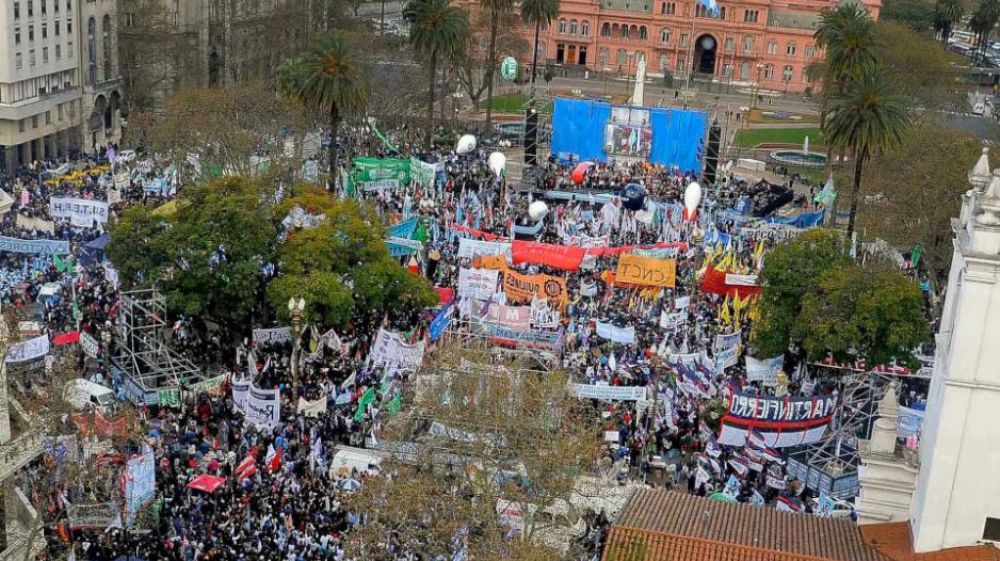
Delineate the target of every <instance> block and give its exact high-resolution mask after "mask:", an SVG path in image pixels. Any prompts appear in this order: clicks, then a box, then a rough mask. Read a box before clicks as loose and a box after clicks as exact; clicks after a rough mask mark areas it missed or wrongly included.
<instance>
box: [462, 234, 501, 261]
mask: <svg viewBox="0 0 1000 561" xmlns="http://www.w3.org/2000/svg"><path fill="white" fill-rule="evenodd" d="M492 255H506V256H508V257H509V256H510V244H509V243H507V242H487V241H483V240H473V239H471V238H461V239H459V240H458V256H459V257H465V258H468V259H472V258H473V257H477V256H483V257H488V256H492Z"/></svg>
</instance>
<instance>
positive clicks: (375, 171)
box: [353, 158, 410, 191]
mask: <svg viewBox="0 0 1000 561" xmlns="http://www.w3.org/2000/svg"><path fill="white" fill-rule="evenodd" d="M353 179H354V183H355V185H357V187H358V188H359V189H361V190H362V191H384V190H387V189H398V188H399V187H402V186H403V185H406V184H408V183H409V182H410V160H404V159H402V158H354V174H353Z"/></svg>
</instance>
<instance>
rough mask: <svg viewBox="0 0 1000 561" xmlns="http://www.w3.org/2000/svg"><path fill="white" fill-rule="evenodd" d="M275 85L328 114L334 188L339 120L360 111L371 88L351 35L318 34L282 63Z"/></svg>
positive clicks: (331, 173) (335, 33) (288, 94)
mask: <svg viewBox="0 0 1000 561" xmlns="http://www.w3.org/2000/svg"><path fill="white" fill-rule="evenodd" d="M278 87H279V89H280V90H281V91H282V92H283V93H284V94H285V95H287V96H289V97H291V98H294V99H297V100H299V101H300V102H302V103H303V104H304V105H306V106H307V107H311V108H314V109H316V110H318V111H322V112H324V113H325V114H327V115H328V116H329V119H330V121H329V124H330V134H331V135H332V140H331V142H330V148H329V151H328V158H329V167H330V176H329V177H330V179H329V185H330V187H331V188H333V186H334V185H335V184H336V179H337V132H338V130H339V129H340V123H341V121H342V120H343V119H344V116H345V115H347V114H352V113H358V112H360V111H361V110H362V109H363V108H364V107H365V105H366V104H367V103H368V96H369V94H370V92H371V83H370V80H369V76H368V70H367V69H366V68H364V67H363V65H362V64H361V61H360V57H359V55H358V54H357V53H356V52H355V49H354V46H353V44H352V42H351V38H350V36H349V35H348V34H347V33H345V32H343V31H331V32H329V33H326V34H324V35H322V36H320V38H319V39H318V40H317V41H316V43H315V44H314V45H313V46H312V47H311V48H310V49H309V50H308V51H307V52H306V53H305V55H303V56H302V57H301V58H298V59H294V60H291V61H288V62H286V63H285V64H284V65H282V66H281V68H280V69H279V71H278Z"/></svg>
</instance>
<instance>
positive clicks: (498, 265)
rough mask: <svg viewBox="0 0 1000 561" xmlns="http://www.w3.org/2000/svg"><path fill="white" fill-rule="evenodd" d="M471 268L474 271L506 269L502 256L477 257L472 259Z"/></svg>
mask: <svg viewBox="0 0 1000 561" xmlns="http://www.w3.org/2000/svg"><path fill="white" fill-rule="evenodd" d="M472 266H473V268H476V269H500V270H501V271H503V270H504V269H506V268H507V261H506V258H505V257H504V256H503V255H477V256H476V257H474V258H473V259H472Z"/></svg>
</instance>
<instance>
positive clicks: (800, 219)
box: [767, 210, 826, 228]
mask: <svg viewBox="0 0 1000 561" xmlns="http://www.w3.org/2000/svg"><path fill="white" fill-rule="evenodd" d="M825 212H826V211H825V210H817V211H816V212H803V213H802V214H799V215H798V216H790V217H788V218H781V217H777V216H772V217H770V218H768V219H767V221H768V222H770V223H772V224H787V225H789V226H795V227H796V228H812V227H814V226H818V225H819V224H820V223H822V222H823V215H824V214H825Z"/></svg>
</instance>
